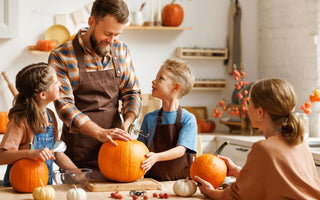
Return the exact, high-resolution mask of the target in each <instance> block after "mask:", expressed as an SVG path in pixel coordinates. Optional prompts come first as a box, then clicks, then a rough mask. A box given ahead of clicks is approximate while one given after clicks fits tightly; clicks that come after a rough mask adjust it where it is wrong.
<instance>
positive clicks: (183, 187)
mask: <svg viewBox="0 0 320 200" xmlns="http://www.w3.org/2000/svg"><path fill="white" fill-rule="evenodd" d="M173 191H174V193H175V194H176V195H178V196H182V197H188V196H191V195H193V194H194V193H195V192H196V191H197V185H196V184H195V182H193V181H192V180H190V179H189V177H188V178H186V179H180V180H177V181H176V182H175V183H174V184H173Z"/></svg>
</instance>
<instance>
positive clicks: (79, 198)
mask: <svg viewBox="0 0 320 200" xmlns="http://www.w3.org/2000/svg"><path fill="white" fill-rule="evenodd" d="M73 187H74V188H72V189H70V190H69V191H68V192H67V200H87V193H86V191H84V190H83V189H82V188H77V186H75V185H73Z"/></svg>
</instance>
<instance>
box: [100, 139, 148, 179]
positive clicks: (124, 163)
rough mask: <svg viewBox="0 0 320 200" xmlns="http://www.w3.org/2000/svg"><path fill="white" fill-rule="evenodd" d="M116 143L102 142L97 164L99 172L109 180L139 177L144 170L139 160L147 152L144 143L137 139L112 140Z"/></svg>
mask: <svg viewBox="0 0 320 200" xmlns="http://www.w3.org/2000/svg"><path fill="white" fill-rule="evenodd" d="M114 141H115V142H116V143H117V144H118V145H117V146H115V145H113V144H111V143H110V142H106V143H104V144H103V145H102V146H101V148H100V151H99V155H98V164H99V168H100V171H101V173H102V174H103V175H104V177H106V178H107V179H109V180H112V181H118V182H131V181H135V180H138V179H139V178H141V177H142V176H143V175H144V174H145V171H144V170H143V169H142V168H141V162H142V161H144V160H145V159H146V157H145V155H146V154H148V153H149V149H148V148H147V147H146V145H145V144H144V143H142V142H140V141H138V140H132V141H128V142H126V141H122V140H114Z"/></svg>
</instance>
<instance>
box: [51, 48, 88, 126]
mask: <svg viewBox="0 0 320 200" xmlns="http://www.w3.org/2000/svg"><path fill="white" fill-rule="evenodd" d="M48 63H49V65H51V66H52V67H54V68H55V70H56V73H57V77H58V79H59V81H60V83H61V87H60V98H59V99H58V100H56V101H55V102H54V103H55V108H56V110H57V113H58V115H59V117H60V119H61V120H62V121H63V122H64V124H65V125H67V126H68V127H71V130H73V132H76V131H77V129H79V127H81V126H82V125H83V124H84V123H85V122H87V121H89V117H88V116H87V115H85V114H84V113H82V112H81V111H80V110H79V109H78V108H77V107H76V106H75V102H74V96H73V89H74V88H76V87H77V83H78V80H79V70H78V67H77V66H78V65H77V62H76V58H75V55H74V51H73V47H72V44H71V42H70V43H66V44H64V45H62V46H60V47H58V48H57V49H55V50H54V51H52V52H51V53H50V56H49V61H48Z"/></svg>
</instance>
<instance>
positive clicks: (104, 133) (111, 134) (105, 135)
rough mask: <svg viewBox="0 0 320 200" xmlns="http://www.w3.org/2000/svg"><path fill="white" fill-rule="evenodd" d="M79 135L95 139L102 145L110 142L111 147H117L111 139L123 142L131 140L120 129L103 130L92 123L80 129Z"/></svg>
mask: <svg viewBox="0 0 320 200" xmlns="http://www.w3.org/2000/svg"><path fill="white" fill-rule="evenodd" d="M79 131H80V133H82V134H85V135H88V136H91V137H94V138H96V139H97V140H99V141H100V142H102V143H105V142H110V143H112V144H113V145H117V143H116V142H114V141H113V139H119V140H124V141H129V140H132V137H131V136H130V135H129V134H128V133H127V132H126V131H124V130H122V129H120V128H112V129H104V128H101V127H100V126H98V125H97V124H96V123H94V122H93V121H88V122H86V123H85V124H84V125H82V126H81V127H80V130H79Z"/></svg>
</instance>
